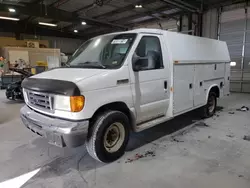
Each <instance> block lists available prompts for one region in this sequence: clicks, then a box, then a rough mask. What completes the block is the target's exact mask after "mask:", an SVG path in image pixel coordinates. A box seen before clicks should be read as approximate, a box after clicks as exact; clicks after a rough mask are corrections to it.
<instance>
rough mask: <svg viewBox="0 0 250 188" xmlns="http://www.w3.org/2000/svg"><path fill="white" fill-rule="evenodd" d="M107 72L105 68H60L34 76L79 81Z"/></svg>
mask: <svg viewBox="0 0 250 188" xmlns="http://www.w3.org/2000/svg"><path fill="white" fill-rule="evenodd" d="M105 72H107V70H104V69H81V68H58V69H53V70H49V71H46V72H43V73H40V74H37V75H35V76H32V78H42V79H54V80H64V81H70V82H74V83H77V82H79V81H82V80H84V79H87V78H90V77H92V76H95V75H99V74H103V73H105Z"/></svg>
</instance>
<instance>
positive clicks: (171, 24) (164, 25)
mask: <svg viewBox="0 0 250 188" xmlns="http://www.w3.org/2000/svg"><path fill="white" fill-rule="evenodd" d="M176 23H177V21H176V20H173V19H169V20H163V21H162V20H161V21H157V22H148V23H144V24H138V25H136V27H134V28H135V29H136V28H154V29H165V30H166V29H168V30H172V31H177V24H176ZM160 25H161V26H160Z"/></svg>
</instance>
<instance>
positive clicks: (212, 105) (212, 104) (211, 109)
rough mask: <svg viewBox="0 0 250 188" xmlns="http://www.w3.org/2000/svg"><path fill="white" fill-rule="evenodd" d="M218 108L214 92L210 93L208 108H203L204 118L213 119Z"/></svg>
mask: <svg viewBox="0 0 250 188" xmlns="http://www.w3.org/2000/svg"><path fill="white" fill-rule="evenodd" d="M216 107H217V97H216V94H215V93H214V92H210V93H209V95H208V99H207V104H206V106H204V107H203V116H204V117H205V118H209V117H212V116H213V115H214V114H215V111H216Z"/></svg>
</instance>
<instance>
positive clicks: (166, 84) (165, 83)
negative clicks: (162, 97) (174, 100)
mask: <svg viewBox="0 0 250 188" xmlns="http://www.w3.org/2000/svg"><path fill="white" fill-rule="evenodd" d="M164 89H165V90H167V89H168V81H166V80H165V81H164Z"/></svg>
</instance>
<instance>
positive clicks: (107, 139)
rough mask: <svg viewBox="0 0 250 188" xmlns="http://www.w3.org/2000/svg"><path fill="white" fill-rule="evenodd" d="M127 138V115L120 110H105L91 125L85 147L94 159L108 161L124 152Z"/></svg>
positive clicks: (117, 157) (115, 158)
mask: <svg viewBox="0 0 250 188" xmlns="http://www.w3.org/2000/svg"><path fill="white" fill-rule="evenodd" d="M128 140H129V120H128V117H127V116H126V115H125V114H124V113H122V112H120V111H107V112H104V113H102V114H101V115H99V116H98V117H97V118H96V120H95V122H94V123H93V125H91V127H90V130H89V133H88V139H87V142H86V147H87V150H88V153H89V154H90V155H91V156H92V157H93V158H94V159H96V160H98V161H101V162H104V163H109V162H113V161H115V160H117V159H119V158H120V157H121V156H122V155H123V154H124V152H125V149H126V146H127V143H128Z"/></svg>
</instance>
